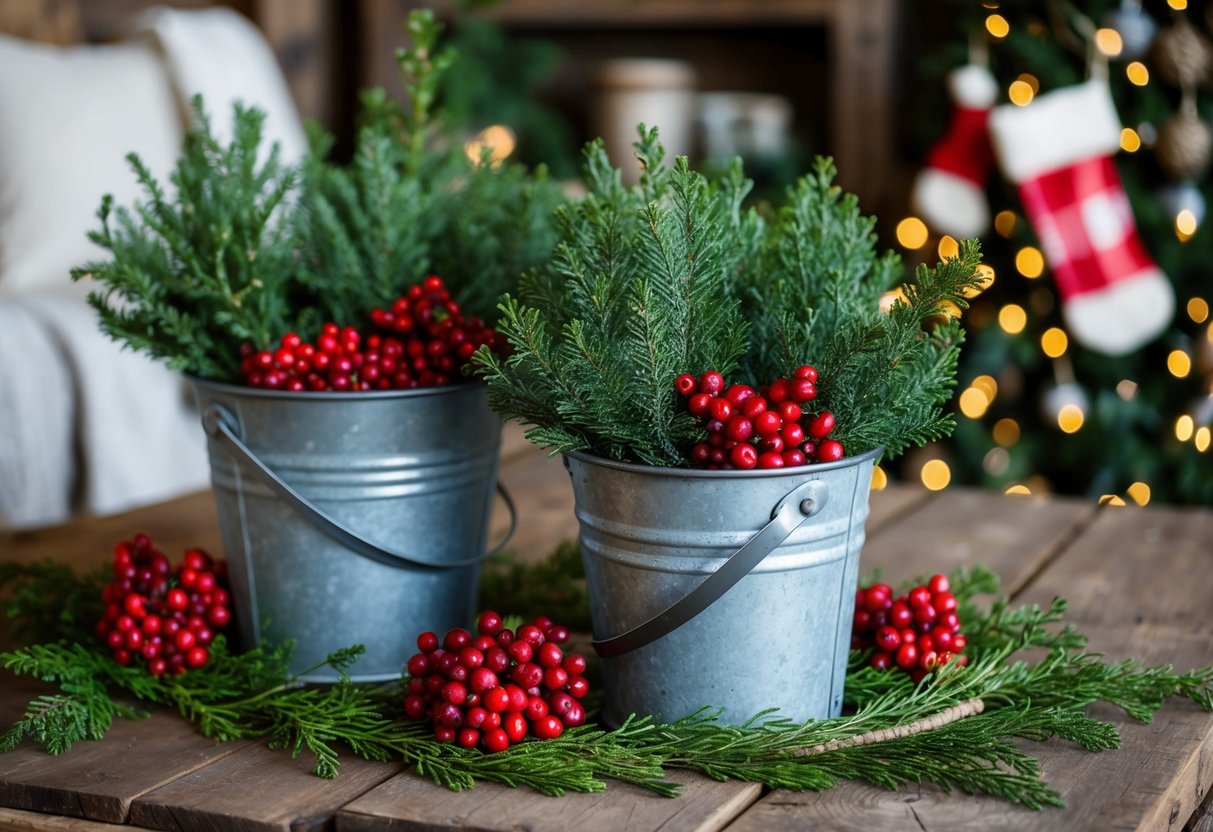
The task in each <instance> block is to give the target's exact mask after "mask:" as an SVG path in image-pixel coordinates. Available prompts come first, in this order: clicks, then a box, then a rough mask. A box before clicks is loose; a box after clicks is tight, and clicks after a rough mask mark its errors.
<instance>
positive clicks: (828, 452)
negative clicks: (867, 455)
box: [816, 439, 846, 462]
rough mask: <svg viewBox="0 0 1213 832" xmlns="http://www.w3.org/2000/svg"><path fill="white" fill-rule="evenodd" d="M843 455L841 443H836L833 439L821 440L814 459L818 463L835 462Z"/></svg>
mask: <svg viewBox="0 0 1213 832" xmlns="http://www.w3.org/2000/svg"><path fill="white" fill-rule="evenodd" d="M845 455H846V454H845V453H844V452H843V448H842V443H841V442H836V441H834V440H833V439H823V440H822V442H821V444H820V445H818V446H817V454H816V459H817V461H818V462H837V461H838V460H840V459H842V458H843V457H844V456H845Z"/></svg>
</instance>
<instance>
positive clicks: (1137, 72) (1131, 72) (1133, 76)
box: [1125, 61, 1150, 87]
mask: <svg viewBox="0 0 1213 832" xmlns="http://www.w3.org/2000/svg"><path fill="white" fill-rule="evenodd" d="M1125 75H1127V76H1128V78H1129V83H1130V84H1135V85H1137V86H1139V87H1144V86H1145V85H1146V84H1148V83H1150V70H1149V68H1148V67H1147V66H1146V65H1145V64H1143V63H1142V62H1141V61H1133V62H1132V63H1130V64H1129V65H1128V66H1126V67H1125Z"/></svg>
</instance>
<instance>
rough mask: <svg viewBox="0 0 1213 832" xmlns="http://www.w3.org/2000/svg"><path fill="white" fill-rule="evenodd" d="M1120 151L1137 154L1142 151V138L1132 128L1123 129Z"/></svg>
mask: <svg viewBox="0 0 1213 832" xmlns="http://www.w3.org/2000/svg"><path fill="white" fill-rule="evenodd" d="M1120 149H1121V150H1123V151H1124V152H1125V153H1136V152H1137V151H1139V150H1141V136H1139V135H1137V131H1136V130H1134V129H1133V128H1132V127H1123V128H1121V131H1120Z"/></svg>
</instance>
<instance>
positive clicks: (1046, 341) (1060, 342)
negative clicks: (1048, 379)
mask: <svg viewBox="0 0 1213 832" xmlns="http://www.w3.org/2000/svg"><path fill="white" fill-rule="evenodd" d="M1069 344H1070V339H1069V338H1068V337H1067V336H1066V331H1065V330H1064V329H1061V328H1060V327H1055V326H1051V327H1049V328H1048V329H1046V330H1045V332H1044V334H1043V335H1041V336H1040V349H1041V350H1042V351H1043V352H1044V354H1045V355H1047V356H1049V358H1061V356H1063V355H1065V354H1066V347H1068V346H1069Z"/></svg>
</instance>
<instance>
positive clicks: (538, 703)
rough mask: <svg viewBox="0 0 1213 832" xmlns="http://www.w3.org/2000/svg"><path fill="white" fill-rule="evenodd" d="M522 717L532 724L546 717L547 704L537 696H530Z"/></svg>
mask: <svg viewBox="0 0 1213 832" xmlns="http://www.w3.org/2000/svg"><path fill="white" fill-rule="evenodd" d="M522 714H523V716H525V717H526V718H527V719H529V720H531V721H532V722H534V721H535V720H537V719H541V718H542V717H545V716H547V715H548V703H547V702H544V701H543V699H542V698H540V697H538V696H532V697H531V698H530V700H529V701H528V702H527V703H526V709H525V710H524V711H523V712H522Z"/></svg>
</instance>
